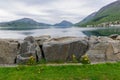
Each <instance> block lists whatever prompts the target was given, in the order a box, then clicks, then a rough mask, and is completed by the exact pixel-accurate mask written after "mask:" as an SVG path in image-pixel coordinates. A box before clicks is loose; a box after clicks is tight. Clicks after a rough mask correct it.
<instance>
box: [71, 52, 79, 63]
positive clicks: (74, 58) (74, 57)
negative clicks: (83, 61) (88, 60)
mask: <svg viewBox="0 0 120 80" xmlns="http://www.w3.org/2000/svg"><path fill="white" fill-rule="evenodd" d="M72 61H73V62H74V63H77V62H78V60H77V59H76V56H75V55H74V54H73V55H72Z"/></svg>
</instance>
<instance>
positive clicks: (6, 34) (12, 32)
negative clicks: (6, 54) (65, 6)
mask: <svg viewBox="0 0 120 80" xmlns="http://www.w3.org/2000/svg"><path fill="white" fill-rule="evenodd" d="M93 29H94V28H77V27H71V28H53V27H52V28H48V29H40V28H37V29H31V28H27V29H25V28H24V29H21V28H19V29H15V28H14V29H13V28H3V27H1V28H0V38H10V39H23V38H24V37H26V36H36V37H37V36H43V35H50V36H51V37H66V36H75V37H84V36H86V35H85V34H84V33H83V31H87V30H93Z"/></svg>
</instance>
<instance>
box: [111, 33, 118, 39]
mask: <svg viewBox="0 0 120 80" xmlns="http://www.w3.org/2000/svg"><path fill="white" fill-rule="evenodd" d="M118 36H119V35H118V34H112V35H110V36H109V37H110V38H112V39H114V40H115V39H116V38H117V37H118Z"/></svg>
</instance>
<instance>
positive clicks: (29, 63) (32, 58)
mask: <svg viewBox="0 0 120 80" xmlns="http://www.w3.org/2000/svg"><path fill="white" fill-rule="evenodd" d="M27 64H28V65H34V64H36V60H35V57H33V56H30V59H29V60H28V63H27Z"/></svg>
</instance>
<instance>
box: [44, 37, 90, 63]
mask: <svg viewBox="0 0 120 80" xmlns="http://www.w3.org/2000/svg"><path fill="white" fill-rule="evenodd" d="M42 49H43V52H44V55H45V59H46V61H48V62H54V61H63V62H66V61H71V60H72V56H73V55H75V56H76V59H77V60H79V59H80V57H81V56H82V55H84V54H85V53H86V51H87V50H88V43H87V42H86V41H83V40H81V39H80V38H75V37H62V38H56V39H55V38H54V39H52V40H49V41H48V42H45V43H43V48H42Z"/></svg>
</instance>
